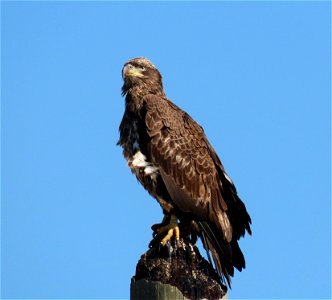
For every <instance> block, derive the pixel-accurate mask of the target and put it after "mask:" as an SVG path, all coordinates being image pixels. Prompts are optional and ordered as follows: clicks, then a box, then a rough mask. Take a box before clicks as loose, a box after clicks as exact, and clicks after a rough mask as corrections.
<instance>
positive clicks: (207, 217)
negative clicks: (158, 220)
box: [118, 58, 251, 284]
mask: <svg viewBox="0 0 332 300" xmlns="http://www.w3.org/2000/svg"><path fill="white" fill-rule="evenodd" d="M122 75H123V79H124V84H123V87H122V94H123V95H125V103H126V108H125V113H124V116H123V119H122V121H121V124H120V128H119V131H120V139H119V142H118V144H119V145H121V146H122V147H123V154H124V156H125V158H126V159H127V161H128V165H129V167H130V168H131V170H132V172H133V173H134V174H135V175H136V177H137V179H138V180H139V181H140V183H141V184H142V185H143V186H144V188H145V189H146V190H147V191H148V192H149V193H150V194H151V195H152V196H153V197H154V198H156V199H157V201H158V202H159V203H160V205H161V207H162V208H163V212H164V214H166V215H167V214H175V215H176V216H177V218H178V219H179V220H180V222H183V223H185V222H188V221H194V222H195V223H196V224H198V227H199V235H200V237H201V238H202V241H203V245H204V247H205V248H206V250H207V251H208V253H209V252H210V253H211V254H212V257H213V260H214V262H215V266H216V268H217V270H218V272H219V274H220V276H222V277H224V278H225V279H226V280H227V282H228V283H229V284H230V276H233V274H234V267H236V268H237V269H238V270H240V271H241V270H242V269H243V268H245V260H244V257H243V254H242V252H241V250H240V248H239V245H238V240H239V239H240V237H241V236H244V234H245V231H247V232H248V233H249V234H251V229H250V224H251V219H250V216H249V214H248V213H247V210H246V207H245V205H244V204H243V202H242V201H241V200H240V198H239V197H238V195H237V192H236V188H235V186H234V184H233V182H232V181H231V179H230V178H229V176H228V175H227V174H226V172H225V170H224V167H223V165H222V164H221V162H220V160H219V158H218V155H217V154H216V152H215V151H214V149H213V147H212V146H211V145H210V143H209V142H208V140H207V138H206V136H205V134H204V131H203V129H202V127H200V126H199V125H198V124H197V123H196V122H195V121H194V120H193V119H192V118H191V117H190V116H189V115H188V114H187V113H186V112H184V111H183V110H181V109H180V108H179V107H177V106H176V105H175V104H174V103H172V102H171V101H170V100H168V99H167V97H166V95H165V93H164V91H163V85H162V77H161V75H160V73H159V71H158V70H157V68H156V67H155V66H154V65H153V64H152V63H151V62H149V61H148V60H147V59H145V58H135V59H132V60H130V61H129V62H127V63H126V64H125V65H124V68H123V71H122Z"/></svg>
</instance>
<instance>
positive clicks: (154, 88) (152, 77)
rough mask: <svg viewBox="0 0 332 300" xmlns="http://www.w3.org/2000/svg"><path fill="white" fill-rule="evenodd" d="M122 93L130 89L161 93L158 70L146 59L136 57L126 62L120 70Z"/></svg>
mask: <svg viewBox="0 0 332 300" xmlns="http://www.w3.org/2000/svg"><path fill="white" fill-rule="evenodd" d="M122 78H123V81H124V84H123V87H122V93H123V94H126V93H128V91H129V90H130V89H132V88H136V89H139V90H141V91H142V92H143V91H145V92H147V93H158V94H160V93H163V84H162V77H161V75H160V73H159V71H158V69H157V68H156V67H155V66H154V65H153V64H152V63H151V62H150V61H149V60H147V59H146V58H144V57H137V58H133V59H131V60H129V61H128V62H126V63H125V64H124V66H123V69H122Z"/></svg>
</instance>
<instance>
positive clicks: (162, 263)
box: [130, 239, 227, 300]
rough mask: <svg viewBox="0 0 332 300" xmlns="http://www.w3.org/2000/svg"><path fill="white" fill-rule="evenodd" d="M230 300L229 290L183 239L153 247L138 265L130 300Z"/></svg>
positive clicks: (192, 246)
mask: <svg viewBox="0 0 332 300" xmlns="http://www.w3.org/2000/svg"><path fill="white" fill-rule="evenodd" d="M145 299H146V300H170V299H171V300H189V299H195V300H198V299H211V300H212V299H213V300H219V299H227V287H226V286H225V285H223V284H222V283H221V282H220V279H219V276H218V274H217V273H216V272H215V270H214V269H213V267H212V266H211V265H210V264H209V262H207V261H206V260H205V259H204V258H203V257H202V256H201V255H200V253H199V251H198V248H197V247H196V246H194V245H192V244H191V243H189V242H185V241H184V240H182V239H181V240H180V241H178V242H174V244H168V245H167V246H165V247H161V246H157V247H152V248H150V249H149V250H148V251H147V252H146V253H144V254H143V255H142V257H141V259H140V260H139V262H138V263H137V266H136V274H135V276H134V277H133V278H132V280H131V285H130V300H145Z"/></svg>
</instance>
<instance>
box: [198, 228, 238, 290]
mask: <svg viewBox="0 0 332 300" xmlns="http://www.w3.org/2000/svg"><path fill="white" fill-rule="evenodd" d="M199 224H200V227H201V229H202V241H203V245H204V248H205V249H206V251H207V253H208V258H209V260H210V263H211V264H212V262H211V257H210V253H211V255H212V258H213V261H214V264H215V267H216V269H217V271H218V274H219V276H220V277H221V278H222V279H223V281H225V280H226V281H227V284H228V286H229V287H231V278H230V276H233V275H234V267H233V262H232V248H231V245H230V244H229V243H223V242H222V240H223V239H222V237H220V234H219V232H218V231H217V230H216V229H213V226H211V225H210V224H208V223H207V222H200V223H199ZM240 251H241V250H240Z"/></svg>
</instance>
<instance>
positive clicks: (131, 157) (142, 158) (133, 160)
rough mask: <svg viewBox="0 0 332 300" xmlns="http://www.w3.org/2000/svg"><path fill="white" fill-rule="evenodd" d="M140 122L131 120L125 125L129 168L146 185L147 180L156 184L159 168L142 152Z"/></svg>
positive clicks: (125, 144)
mask: <svg viewBox="0 0 332 300" xmlns="http://www.w3.org/2000/svg"><path fill="white" fill-rule="evenodd" d="M138 122H139V121H138V120H131V122H129V123H127V124H124V126H125V127H126V128H127V130H126V132H127V138H126V140H125V141H124V145H123V148H124V156H125V158H126V160H127V163H128V166H129V167H130V169H131V170H132V172H133V173H134V174H135V175H136V176H137V178H138V180H139V181H140V182H141V183H142V184H143V185H145V184H144V182H146V179H151V181H153V182H156V179H157V176H158V175H159V170H158V167H157V166H155V165H153V164H152V163H151V162H150V161H148V160H147V157H146V155H144V154H143V153H142V152H141V149H140V142H139V141H140V135H139V131H138V126H139V125H138ZM146 188H148V187H146Z"/></svg>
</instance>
